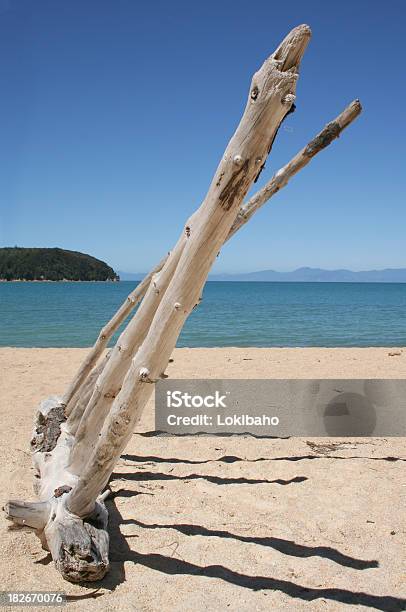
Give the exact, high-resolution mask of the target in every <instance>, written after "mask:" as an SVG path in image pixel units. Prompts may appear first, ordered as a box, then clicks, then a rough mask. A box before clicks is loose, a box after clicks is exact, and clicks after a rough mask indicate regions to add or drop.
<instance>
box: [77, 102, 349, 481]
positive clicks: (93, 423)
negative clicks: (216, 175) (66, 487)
mask: <svg viewBox="0 0 406 612" xmlns="http://www.w3.org/2000/svg"><path fill="white" fill-rule="evenodd" d="M360 112H361V104H360V102H359V100H354V101H353V102H351V104H349V105H348V106H347V107H346V108H345V109H344V111H343V112H342V113H340V115H338V117H336V118H335V119H334V120H333V121H331V122H329V123H328V124H327V125H326V126H325V127H324V128H323V130H321V132H319V134H317V136H315V137H314V138H313V139H312V140H311V141H310V142H309V143H308V144H307V145H306V146H305V147H304V148H303V149H301V150H300V151H299V152H298V153H297V154H296V155H295V157H293V159H292V160H291V161H290V162H289V163H288V164H286V165H285V166H283V167H282V168H281V169H280V170H278V171H277V172H276V174H275V175H274V176H273V177H272V178H271V180H270V181H268V182H267V183H266V185H265V186H264V187H263V188H262V189H260V190H259V191H258V192H257V193H256V194H254V195H253V196H252V197H251V198H250V199H249V200H248V201H247V202H245V203H244V204H242V205H241V206H240V208H239V211H238V214H237V217H236V219H235V221H234V223H233V225H232V227H231V229H230V232H229V233H228V236H227V238H226V241H228V240H230V238H231V237H232V236H234V234H235V233H236V232H237V231H238V230H239V229H240V228H241V227H242V226H243V225H244V224H245V223H247V222H248V221H249V219H250V218H251V217H252V215H253V214H254V213H255V212H257V211H258V210H259V209H260V208H261V207H262V206H263V205H264V204H265V203H266V202H267V201H268V200H269V199H270V198H272V196H274V195H275V194H276V193H277V192H278V191H279V190H280V189H282V188H283V187H284V186H285V185H287V184H288V182H289V180H290V179H291V178H292V177H293V176H294V175H295V174H296V173H297V172H298V171H299V170H300V169H301V168H304V167H305V166H306V165H307V164H308V163H309V162H310V161H311V159H312V158H313V157H314V156H315V155H316V154H317V153H319V152H320V151H322V150H323V149H324V148H326V147H327V146H328V145H329V144H330V143H331V142H333V140H334V139H336V138H338V137H339V135H340V134H341V132H342V131H343V130H344V129H345V128H346V127H348V125H350V124H351V123H352V121H354V119H356V117H358V115H359V114H360ZM186 226H188V223H187V224H186ZM182 239H183V237H182ZM168 256H169V254H168V255H167V256H166V258H164V259H163V260H162V261H161V262H160V263H159V264H158V266H157V267H156V268H155V269H154V270H153V272H152V273H151V274H149V275H148V276H147V277H146V278H145V279H144V281H145V280H148V282H150V280H151V275H152V274H158V272H159V271H160V270H161V269H162V267H163V265H165V263H166V261H167V259H168ZM172 263H173V262H172ZM171 269H172V270H173V269H174V266H171ZM166 276H167V275H166ZM157 279H159V275H157V276H156V277H155V282H156V281H157ZM144 281H143V283H142V294H143V295H144V294H145V292H146V290H147V289H148V286H146V283H145V282H144ZM139 286H140V285H138V287H139ZM138 287H137V288H138ZM161 294H162V287H161ZM130 295H131V294H130ZM158 296H159V294H158ZM158 303H159V299H158V298H157V296H156V291H152V292H151V294H150V296H149V300H148V303H145V304H144V305H143V307H142V309H141V313H137V314H138V315H139V317H140V318H137V319H134V321H133V322H132V323H131V324H130V325H129V326H128V328H127V329H126V330H125V331H124V332H123V335H122V337H121V338H120V339H119V341H118V343H117V350H116V357H117V362H118V366H117V367H115V368H114V367H112V368H111V369H110V371H109V372H108V371H106V372H105V375H104V377H107V378H108V377H109V376H110V377H111V376H112V371H113V370H115V372H114V375H113V376H114V378H113V379H114V380H115V381H116V385H117V388H118V389H119V388H121V385H122V381H123V379H124V376H125V373H126V371H127V369H128V367H129V363H130V360H131V358H132V356H133V353H130V351H129V350H128V351H126V352H125V353H124V354H123V352H122V350H121V349H119V347H120V346H122V345H125V344H127V343H129V338H130V337H131V342H132V343H133V352H134V351H136V350H137V349H138V347H139V345H140V343H141V341H142V340H143V339H144V337H145V333H146V330H147V329H148V326H149V324H150V322H151V320H152V317H153V315H154V314H155V310H156V308H157V306H158ZM123 306H127V303H124V304H123ZM123 306H122V307H121V308H120V310H119V311H118V312H117V313H116V315H115V316H114V317H113V318H114V319H115V320H116V321H118V317H117V315H118V314H119V313H120V311H121V310H122V308H123ZM125 312H128V311H127V310H126V311H125ZM145 316H146V319H145ZM112 320H113V319H112ZM121 322H122V321H120V322H119V323H117V326H118V325H120V324H121ZM109 325H110V324H108V326H109ZM108 326H106V328H107V327H108ZM106 328H105V329H106ZM137 332H138V333H137ZM140 332H141V333H140ZM107 341H108V338H107V339H106V342H107ZM137 343H138V344H137ZM92 353H93V350H92V352H91V354H92ZM104 377H103V378H101V379H100V380H99V381H98V389H99V390H100V392H97V394H95V395H94V396H93V398H92V402H90V403H88V401H90V395H91V394H90V395H89V393H87V394H86V396H85V401H84V399H83V397H82V398H81V399H80V400H79V401H80V404H79V408H78V410H75V412H76V413H77V412H79V413H83V412H84V410H85V407H86V405H87V410H86V413H85V416H84V418H83V420H82V427H81V429H80V430H79V432H78V436H77V443H76V447H75V453H74V457H72V469H73V470H80V468H81V466H82V465H83V463H84V461H85V459H86V457H89V456H90V454H91V452H92V447H93V443H94V439H95V438H94V435H93V433H94V432H95V431H99V430H100V427H101V425H102V423H103V422H104V419H105V417H106V415H107V414H108V411H109V409H110V407H111V404H112V402H113V400H114V396H115V392H114V390H113V389H112V388H110V389H108V390H107V391H105V392H104V397H103V399H101V394H102V391H101V390H102V389H104ZM96 379H97V377H96V376H93V379H92V381H91V385H93V389H94V382H93V381H96ZM110 381H111V378H110ZM96 405H97V408H96V410H97V414H94V416H93V417H92V418H91V417H90V415H91V413H92V412H93V411H94V410H95V406H96ZM79 419H80V416H78V417H77V419H76V422H75V427H74V428H72V433H76V431H77V426H78V425H77V421H78V420H79ZM89 419H90V420H89ZM68 422H69V420H68Z"/></svg>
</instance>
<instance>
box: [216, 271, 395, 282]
mask: <svg viewBox="0 0 406 612" xmlns="http://www.w3.org/2000/svg"><path fill="white" fill-rule="evenodd" d="M209 280H218V281H220V280H221V281H268V282H275V281H278V282H296V283H297V282H302V283H305V282H308V283H323V282H324V283H326V282H327V283H406V268H386V269H384V270H364V271H361V272H353V271H352V270H323V269H322V268H298V269H297V270H293V272H275V270H261V271H259V272H249V273H247V274H215V275H212V276H211V277H210V279H209Z"/></svg>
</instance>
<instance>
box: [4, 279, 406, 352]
mask: <svg viewBox="0 0 406 612" xmlns="http://www.w3.org/2000/svg"><path fill="white" fill-rule="evenodd" d="M136 284H137V283H136V282H130V281H122V282H120V283H69V282H66V283H29V282H27V283H0V345H1V346H24V347H51V346H53V347H83V346H90V345H91V344H93V342H94V341H95V339H96V337H97V335H98V332H99V330H100V328H101V327H102V326H103V325H104V324H105V323H106V322H107V321H108V319H109V318H110V317H111V316H112V314H113V313H114V312H115V310H116V309H117V308H118V307H119V305H120V304H121V303H122V302H123V300H124V299H125V297H126V296H127V294H128V293H129V292H130V291H131V290H132V289H133V288H134V287H135V286H136ZM178 346H190V347H193V346H208V347H210V346H406V284H400V283H396V284H392V283H359V284H358V283H267V282H208V283H207V284H206V287H205V290H204V294H203V301H202V303H201V305H200V306H199V307H198V308H196V309H195V310H194V311H193V313H192V314H191V316H190V317H189V319H188V321H187V322H186V325H185V327H184V329H183V331H182V334H181V336H180V338H179V341H178Z"/></svg>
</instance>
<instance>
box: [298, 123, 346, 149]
mask: <svg viewBox="0 0 406 612" xmlns="http://www.w3.org/2000/svg"><path fill="white" fill-rule="evenodd" d="M340 132H341V128H340V126H339V124H338V123H337V122H336V121H332V122H331V123H328V124H327V125H326V127H325V128H324V130H322V131H321V132H320V134H318V135H317V136H316V138H313V140H311V141H310V142H309V144H308V145H307V147H306V148H305V150H304V155H306V157H313V156H314V155H316V153H318V152H319V151H321V150H322V149H325V148H326V147H328V145H329V144H330V143H331V142H332V141H333V140H334V139H335V138H338V136H339V135H340Z"/></svg>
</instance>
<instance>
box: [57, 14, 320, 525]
mask: <svg viewBox="0 0 406 612" xmlns="http://www.w3.org/2000/svg"><path fill="white" fill-rule="evenodd" d="M309 39H310V29H309V28H308V26H299V27H298V28H295V29H294V30H293V31H292V32H291V33H290V34H289V35H288V36H287V37H286V39H285V40H284V41H283V42H282V43H281V45H280V47H279V48H278V49H277V51H276V52H275V53H274V54H273V55H272V56H271V57H270V58H269V59H268V60H267V61H266V62H265V63H264V65H263V66H262V67H261V68H260V70H259V71H258V72H257V73H256V74H255V75H254V77H253V81H252V84H251V89H250V94H249V98H248V102H247V106H246V108H245V111H244V115H243V117H242V119H241V122H240V125H239V126H238V128H237V131H236V133H235V134H234V136H233V138H232V139H231V141H230V143H229V145H228V147H227V149H226V151H225V154H224V156H223V158H222V160H221V161H220V164H219V167H218V169H217V171H216V173H215V175H214V178H213V180H212V183H211V186H210V188H209V191H208V194H207V196H206V198H205V200H204V201H203V203H202V205H201V206H200V208H199V209H198V210H197V211H196V213H195V214H194V215H193V217H192V218H191V220H190V221H189V223H188V225H187V227H185V230H184V233H183V235H182V236H181V238H180V239H179V241H178V244H177V246H176V247H175V249H174V251H173V253H175V254H176V258H177V259H178V261H177V263H176V271H175V272H174V273H173V275H172V271H171V278H170V279H169V283H168V278H167V277H168V276H169V274H166V273H167V271H168V270H169V269H170V265H171V263H170V262H171V259H172V255H171V256H170V257H169V258H168V260H167V262H166V264H165V265H164V267H163V269H162V270H161V272H160V273H159V274H158V275H157V277H155V278H153V280H152V283H151V286H150V288H149V289H148V291H147V293H146V296H145V298H144V300H143V302H142V303H141V306H140V309H139V311H138V313H137V318H138V316H139V313H140V311H141V309H142V307H143V305H144V303H145V301H146V300H147V299H148V296H149V294H152V293H153V292H155V295H157V296H158V297H160V300H159V302H160V303H159V305H158V307H157V309H156V312H155V315H154V316H153V319H152V321H151V323H150V325H149V326H148V330H147V334H146V337H145V340H144V341H143V342H142V344H141V346H140V348H139V349H138V351H137V353H136V356H135V357H134V358H133V360H132V363H131V366H130V368H129V369H128V372H127V375H126V376H125V379H124V383H123V385H122V388H121V391H118V389H113V391H114V394H116V397H115V399H114V402H113V404H112V407H111V409H110V412H109V414H108V416H107V418H106V419H105V421H104V424H103V427H102V429H101V432H100V434H99V433H98V434H97V437H95V438H94V440H95V441H96V444H95V448H94V451H93V453H92V455H91V457H90V458H89V460H88V461H87V463H86V465H84V464H83V463H82V465H81V466H80V460H81V457H80V456H78V455H77V456H76V465H75V469H74V471H75V473H78V472H79V469H80V476H79V480H78V483H77V485H76V486H75V487H74V488H73V490H72V491H71V492H70V493H69V494H68V499H67V507H68V508H69V510H70V511H71V512H72V513H73V514H75V515H77V516H87V515H88V514H89V513H90V512H92V511H93V507H94V504H95V501H96V499H97V496H98V495H99V493H100V491H101V490H102V489H103V487H104V486H105V485H106V483H107V481H108V478H109V477H110V474H111V471H112V470H113V468H114V465H115V463H116V461H117V459H118V457H119V456H120V454H121V452H122V450H123V449H124V447H125V445H126V443H127V441H128V439H129V437H130V436H131V433H132V431H133V428H134V425H135V423H136V421H137V420H138V418H139V416H140V415H141V412H142V409H143V408H144V406H145V404H146V402H147V401H148V399H149V397H150V395H151V393H152V390H153V385H152V384H151V383H152V382H154V381H155V380H157V379H158V378H159V377H160V376H161V375H162V373H163V372H164V371H165V369H166V367H167V364H168V361H169V358H170V355H171V353H172V350H173V348H174V346H175V344H176V340H177V338H178V335H179V333H180V330H181V328H182V326H183V324H184V322H185V320H186V318H187V316H188V315H189V313H190V312H191V310H192V309H193V308H194V306H195V304H196V303H197V302H198V300H199V297H200V295H201V292H202V289H203V286H204V283H205V281H206V278H207V274H208V272H209V270H210V268H211V265H212V263H213V261H214V260H215V258H216V256H217V254H218V252H219V250H220V248H221V247H222V245H223V242H224V240H225V239H226V237H227V235H228V233H229V231H230V229H231V226H232V224H233V222H234V220H235V217H236V215H237V212H238V209H239V206H240V203H241V201H242V200H243V198H244V196H245V195H246V193H247V191H248V189H249V187H250V185H251V184H252V182H253V181H254V179H255V178H256V176H257V175H258V172H259V170H260V168H261V167H262V165H263V163H264V161H265V159H266V156H267V154H268V152H269V150H270V146H271V144H272V142H273V139H274V137H275V134H276V132H277V130H278V128H279V125H280V123H281V121H282V120H283V118H284V116H285V115H286V113H287V112H288V111H289V110H290V108H291V106H292V104H293V101H294V98H295V89H296V81H297V77H298V67H299V64H300V60H301V58H302V55H303V53H304V51H305V49H306V46H307V43H308V41H309ZM113 358H114V351H113V355H112V357H111V359H110V361H109V364H108V365H107V366H106V368H105V371H106V370H107V369H108V368H109V366H110V364H111V363H112V359H113ZM103 374H104V372H103ZM108 382H110V381H108ZM114 383H115V381H113V384H114ZM117 392H118V395H117ZM97 412H98V410H94V411H93V412H92V413H91V415H89V416H90V419H91V418H92V416H93V415H94V414H95V413H97ZM85 414H86V413H85ZM87 422H89V420H88V421H87ZM81 425H82V423H81ZM79 429H80V428H79ZM88 431H89V429H88ZM78 433H79V430H78ZM76 449H77V443H76V445H75V449H74V453H73V454H74V455H75V452H76ZM71 467H72V466H71ZM78 468H79V469H78Z"/></svg>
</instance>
